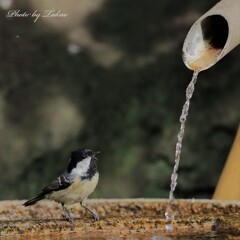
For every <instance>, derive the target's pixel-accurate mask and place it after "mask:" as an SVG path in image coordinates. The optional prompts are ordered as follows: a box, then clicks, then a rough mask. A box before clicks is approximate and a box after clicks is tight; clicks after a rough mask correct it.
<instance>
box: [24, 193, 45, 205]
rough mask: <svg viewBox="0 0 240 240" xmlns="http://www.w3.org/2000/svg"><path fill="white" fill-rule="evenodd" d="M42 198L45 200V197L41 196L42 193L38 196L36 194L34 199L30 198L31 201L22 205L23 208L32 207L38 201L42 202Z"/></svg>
mask: <svg viewBox="0 0 240 240" xmlns="http://www.w3.org/2000/svg"><path fill="white" fill-rule="evenodd" d="M44 198H45V195H44V194H42V193H40V194H38V195H37V196H36V197H35V198H32V199H30V200H28V201H26V202H25V203H24V204H23V206H25V207H27V206H30V205H34V204H36V203H37V202H38V201H40V200H42V199H44Z"/></svg>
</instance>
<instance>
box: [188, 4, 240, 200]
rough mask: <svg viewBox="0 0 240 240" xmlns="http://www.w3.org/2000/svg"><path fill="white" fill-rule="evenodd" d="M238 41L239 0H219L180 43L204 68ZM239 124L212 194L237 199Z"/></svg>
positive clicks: (191, 63)
mask: <svg viewBox="0 0 240 240" xmlns="http://www.w3.org/2000/svg"><path fill="white" fill-rule="evenodd" d="M239 44H240V0H222V1H220V2H219V3H217V4H216V5H215V6H214V7H213V8H211V9H210V10H209V11H208V12H206V13H205V14H204V15H203V16H202V17H200V18H199V19H198V20H197V21H196V22H195V23H194V24H193V25H192V27H191V29H190V30H189V32H188V34H187V37H186V39H185V41H184V45H183V61H184V63H185V65H186V66H187V67H188V68H189V69H191V70H193V71H203V70H206V69H208V68H210V67H212V66H213V65H215V64H216V63H217V62H218V61H219V60H221V59H222V58H223V57H224V56H225V55H226V54H228V53H229V52H230V51H232V50H233V49H234V48H235V47H236V46H237V45H239ZM239 147H240V127H239V131H238V134H237V137H236V140H235V143H234V144H233V147H232V150H231V153H230V154H229V157H228V159H227V161H226V164H225V167H224V170H223V172H222V175H221V177H220V180H219V182H218V185H217V187H216V190H215V194H214V198H215V199H222V200H227V199H231V200H240V191H239V189H240V188H239V185H238V183H239V177H240V168H239V166H240V151H239Z"/></svg>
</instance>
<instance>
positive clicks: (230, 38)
mask: <svg viewBox="0 0 240 240" xmlns="http://www.w3.org/2000/svg"><path fill="white" fill-rule="evenodd" d="M239 26H240V0H222V1H220V2H219V3H217V4H216V5H215V6H214V7H213V8H211V9H210V10H209V11H208V12H207V13H205V14H204V15H203V16H202V17H200V18H199V19H198V20H197V21H196V22H195V23H194V24H193V25H192V27H191V29H190V30H189V32H188V34H187V37H186V39H185V41H184V45H183V61H184V63H185V65H186V66H187V67H188V68H189V69H191V70H198V71H202V70H206V69H208V68H210V67H212V66H213V65H214V64H216V63H217V62H218V61H219V60H220V59H222V58H223V57H224V56H225V55H226V54H228V53H229V52H230V51H231V50H232V49H234V48H235V47H236V46H237V45H239V44H240V27H239Z"/></svg>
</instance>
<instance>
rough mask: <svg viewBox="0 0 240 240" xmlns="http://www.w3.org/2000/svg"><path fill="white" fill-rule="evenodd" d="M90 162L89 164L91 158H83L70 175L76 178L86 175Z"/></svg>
mask: <svg viewBox="0 0 240 240" xmlns="http://www.w3.org/2000/svg"><path fill="white" fill-rule="evenodd" d="M90 162H91V157H87V158H84V159H83V160H82V161H80V162H79V163H78V164H77V166H76V168H75V169H73V170H72V173H73V174H76V175H78V176H84V175H86V173H87V171H88V169H89V165H90Z"/></svg>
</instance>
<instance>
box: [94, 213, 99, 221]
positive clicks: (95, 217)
mask: <svg viewBox="0 0 240 240" xmlns="http://www.w3.org/2000/svg"><path fill="white" fill-rule="evenodd" d="M93 217H94V219H95V221H99V220H100V217H99V215H98V214H96V213H93Z"/></svg>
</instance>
